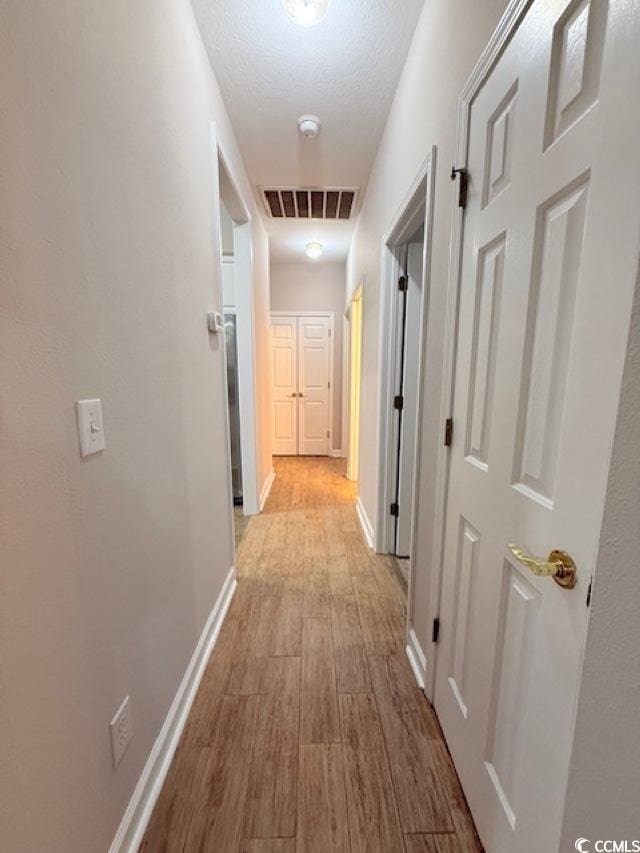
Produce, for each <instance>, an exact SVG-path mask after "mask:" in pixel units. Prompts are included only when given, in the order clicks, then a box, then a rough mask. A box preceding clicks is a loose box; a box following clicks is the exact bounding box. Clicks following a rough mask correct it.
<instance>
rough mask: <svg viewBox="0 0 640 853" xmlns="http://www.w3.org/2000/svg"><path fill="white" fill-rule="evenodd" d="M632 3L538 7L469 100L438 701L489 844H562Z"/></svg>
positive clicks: (615, 345)
mask: <svg viewBox="0 0 640 853" xmlns="http://www.w3.org/2000/svg"><path fill="white" fill-rule="evenodd" d="M630 8H631V7H625V6H624V4H613V3H608V2H607V0H571V2H567V0H537V2H534V3H533V4H532V5H531V7H530V8H529V11H528V12H527V15H526V16H525V18H524V19H523V21H522V22H521V24H520V26H519V28H518V29H517V31H516V33H515V35H514V36H513V38H512V40H511V42H510V43H509V45H508V46H507V47H506V49H505V51H504V53H503V54H502V56H501V58H500V59H499V61H498V62H497V64H496V65H495V67H494V69H493V70H492V72H491V73H490V75H489V77H488V78H487V80H486V82H485V83H484V84H483V86H482V88H481V89H480V91H479V92H478V94H477V95H476V96H475V98H474V100H473V104H472V107H471V114H470V126H469V146H468V163H467V165H468V173H469V179H470V183H469V195H468V204H467V208H466V210H465V215H464V216H465V220H464V236H463V247H462V271H461V283H460V303H459V319H458V338H457V340H458V345H457V353H456V374H455V391H454V409H453V417H454V443H453V446H452V448H451V456H450V479H449V490H448V505H447V516H446V538H445V555H444V574H443V593H442V605H441V614H440V616H441V633H440V637H441V642H440V646H439V651H438V663H437V677H436V692H435V703H436V709H437V711H438V714H439V717H440V720H441V722H442V725H443V728H444V731H445V735H446V737H447V741H448V743H449V746H450V749H451V752H452V755H453V757H454V760H455V763H456V767H457V768H458V771H459V773H460V776H461V779H462V782H463V786H464V788H465V793H466V795H467V798H468V800H469V804H470V806H471V809H472V812H473V814H474V817H475V820H476V823H477V825H478V829H479V832H480V835H481V838H482V840H483V842H484V845H485V847H486V849H487V850H488V851H491V853H507V851H509V853H513V852H514V851H518V853H525V851H526V853H538V851H549V853H551V851H557V850H558V845H559V839H560V830H561V823H562V814H563V806H564V797H565V789H566V783H567V778H568V768H569V761H570V757H571V746H572V738H573V726H574V719H575V707H576V702H577V697H578V687H579V683H580V667H581V659H582V653H583V648H584V639H585V630H586V623H587V613H588V610H587V606H586V600H587V589H588V586H589V581H590V577H591V574H592V571H593V568H594V563H595V557H596V553H597V547H598V531H599V529H600V522H601V516H602V507H603V503H604V494H605V488H606V478H607V465H608V458H609V448H610V444H611V441H612V437H613V430H614V425H615V417H616V407H617V389H619V387H620V381H621V376H622V368H623V362H624V341H625V339H626V334H627V330H628V328H629V322H630V316H631V299H632V294H633V286H634V278H635V264H636V263H637V257H636V252H637V233H638V228H639V226H640V221H639V220H640V211H639V204H638V200H637V196H638V194H637V188H636V191H633V190H632V188H631V187H630V186H629V182H628V180H627V178H626V175H625V172H624V169H621V168H620V163H621V162H623V161H624V160H625V156H624V152H625V150H626V149H625V145H626V148H629V142H626V143H625V139H627V140H628V139H629V128H634V129H635V130H637V128H638V123H639V122H640V106H639V105H640V100H639V99H638V98H637V97H634V98H626V99H625V109H624V110H623V111H621V110H620V109H619V106H617V103H618V100H619V95H620V91H621V89H620V86H621V84H622V81H624V80H625V79H627V78H628V77H630V76H632V71H633V69H635V73H637V69H638V61H637V59H636V55H637V46H636V45H635V44H634V39H635V40H636V42H637V30H638V25H637V10H636V13H635V18H634V17H633V15H631V16H630V15H629V9H630ZM625 128H626V130H625ZM628 155H629V156H631V151H629V152H628ZM509 543H516V544H518V545H520V546H521V547H522V548H523V549H524V550H525V551H527V552H529V553H530V554H532V555H534V556H536V557H541V558H543V559H546V558H547V556H548V555H549V552H550V551H552V549H563V550H565V551H567V552H569V553H570V554H571V555H572V556H573V558H574V559H575V561H576V564H577V567H578V583H577V585H576V587H575V588H574V589H571V590H567V589H563V588H562V587H560V586H559V585H558V584H556V583H555V582H554V580H553V578H550V577H537V576H535V575H534V574H533V573H531V571H530V570H529V569H528V568H527V567H526V566H525V565H523V564H521V563H520V562H518V560H517V559H516V558H515V557H514V556H513V555H512V554H511V552H510V551H509V549H508V547H507V545H508V544H509Z"/></svg>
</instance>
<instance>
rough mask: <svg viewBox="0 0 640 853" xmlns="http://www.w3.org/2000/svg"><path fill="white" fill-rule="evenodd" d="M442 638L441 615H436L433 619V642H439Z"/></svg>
mask: <svg viewBox="0 0 640 853" xmlns="http://www.w3.org/2000/svg"><path fill="white" fill-rule="evenodd" d="M439 639H440V617H439V616H436V618H435V619H434V620H433V627H432V629H431V642H432V643H437V642H438V640H439Z"/></svg>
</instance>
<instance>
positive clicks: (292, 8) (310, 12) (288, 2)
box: [282, 0, 329, 27]
mask: <svg viewBox="0 0 640 853" xmlns="http://www.w3.org/2000/svg"><path fill="white" fill-rule="evenodd" d="M282 3H283V5H284V8H285V9H286V10H287V14H288V15H289V17H290V18H291V19H292V20H293V21H295V22H296V24H300V26H301V27H312V26H313V25H314V24H319V23H320V21H321V20H322V19H323V18H324V16H325V15H326V14H327V8H328V6H329V0H282Z"/></svg>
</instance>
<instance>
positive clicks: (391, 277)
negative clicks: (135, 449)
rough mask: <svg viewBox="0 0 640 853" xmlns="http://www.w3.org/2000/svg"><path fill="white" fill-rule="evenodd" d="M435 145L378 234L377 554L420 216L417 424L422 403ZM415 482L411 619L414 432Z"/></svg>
mask: <svg viewBox="0 0 640 853" xmlns="http://www.w3.org/2000/svg"><path fill="white" fill-rule="evenodd" d="M435 168H436V146H435V145H434V146H432V147H431V149H430V150H429V152H428V154H427V156H426V157H425V159H424V161H423V163H422V165H421V166H420V169H419V170H418V173H417V174H416V176H415V178H414V179H413V181H412V183H411V186H410V187H409V190H408V191H407V193H406V195H405V197H404V199H403V201H402V202H401V204H400V206H399V208H398V210H397V212H396V214H395V215H394V217H393V219H392V221H391V224H390V226H389V228H388V229H387V231H386V232H385V235H384V236H383V238H382V257H381V269H382V273H383V274H382V282H383V293H382V298H383V304H382V311H381V315H380V341H381V344H382V345H381V347H380V360H379V364H378V373H379V376H380V379H381V383H380V408H379V428H380V439H379V444H378V453H379V458H378V472H379V473H378V496H379V497H378V514H377V522H378V523H377V529H376V539H375V549H376V551H377V552H378V553H382V554H388V553H389V548H390V543H391V541H392V519H393V516H391V515H390V513H389V507H390V505H391V503H392V502H393V500H394V495H395V475H396V468H397V442H398V427H397V418H396V417H395V415H394V411H395V410H394V408H393V397H394V394H395V385H394V383H395V379H396V375H397V353H398V334H397V325H398V299H397V292H398V290H397V288H398V276H399V274H400V261H399V259H398V257H397V255H396V251H397V249H398V247H399V246H400V245H402V243H403V241H404V240H407V239H409V238H410V237H411V236H412V234H413V233H414V231H415V228H416V226H417V225H418V224H419V221H420V219H422V218H424V252H423V258H422V297H421V309H420V313H421V320H420V339H419V345H418V350H419V365H418V399H417V412H418V422H419V423H420V422H421V413H422V406H423V388H422V385H423V383H422V378H423V376H424V352H425V341H426V329H427V311H428V304H429V290H430V279H431V270H430V267H431V246H432V231H433V200H434V190H435ZM413 453H414V461H415V472H416V474H415V480H414V490H413V506H412V518H411V548H410V552H409V566H410V568H409V583H408V602H407V620H408V624H410V622H411V619H412V600H413V595H412V594H413V580H412V575H413V570H412V568H411V566H412V565H413V566H414V567H415V554H416V523H417V514H418V484H419V477H420V435H419V430H417V431H416V442H415V447H414V451H413Z"/></svg>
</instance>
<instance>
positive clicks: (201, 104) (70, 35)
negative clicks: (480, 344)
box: [0, 0, 271, 853]
mask: <svg viewBox="0 0 640 853" xmlns="http://www.w3.org/2000/svg"><path fill="white" fill-rule="evenodd" d="M0 103H2V113H3V118H4V121H3V123H2V129H1V130H0V163H1V172H2V181H0V217H1V221H0V235H1V236H0V280H1V281H2V293H1V297H0V299H1V310H0V364H1V365H2V366H1V368H0V390H1V395H2V427H1V429H2V436H1V450H0V469H1V470H2V478H1V482H0V488H1V490H2V491H1V495H0V502H1V508H2V512H1V513H0V546H1V551H2V553H1V559H0V563H1V565H2V577H1V580H0V754H1V756H2V757H1V759H0V825H1V826H2V831H1V832H2V836H1V842H0V846H1V847H2V849H6V850H11V851H12V853H22V852H23V851H29V853H32V851H38V853H49V851H51V853H59V851H65V853H86V851H89V850H91V851H93V850H107V849H108V847H109V845H110V843H111V840H112V839H113V836H114V834H115V832H116V829H117V827H118V824H119V823H120V820H121V818H122V815H123V813H124V810H125V808H126V805H127V802H128V800H129V798H130V796H131V794H132V792H133V790H134V787H135V785H136V782H137V780H138V778H139V776H140V773H141V771H142V768H143V766H144V764H145V761H146V760H147V757H148V755H149V752H150V750H151V748H152V746H153V744H154V741H155V739H156V737H157V735H158V733H159V731H160V727H161V725H162V723H163V721H164V719H165V716H166V714H167V711H168V709H169V706H170V704H171V701H172V699H173V697H174V695H175V693H176V690H177V687H178V685H179V683H180V680H181V678H182V676H183V674H184V672H185V668H186V666H187V663H188V661H189V660H190V658H191V655H192V653H193V651H194V648H195V646H196V642H197V640H198V637H199V636H200V634H201V631H202V629H203V626H204V624H205V621H206V619H207V616H208V615H209V613H210V611H211V608H212V606H213V604H214V602H215V601H216V599H217V597H218V594H219V592H220V589H221V586H222V584H223V581H224V579H225V577H226V576H227V573H228V572H229V570H230V567H231V565H232V562H233V545H232V542H231V541H230V526H229V518H230V512H231V500H230V494H229V491H228V458H227V454H228V448H227V434H226V424H225V416H224V408H223V405H222V401H223V399H224V395H225V391H224V374H223V362H222V353H221V349H220V339H219V338H218V337H215V336H211V335H210V334H209V333H208V331H207V327H206V320H205V318H206V313H207V311H208V310H212V309H213V308H218V307H219V306H220V303H221V294H220V281H219V268H218V260H217V258H216V257H215V256H214V243H213V239H212V235H213V209H214V207H213V201H214V200H213V179H212V152H211V144H210V122H211V120H214V121H215V123H216V126H217V134H218V137H219V139H220V143H221V146H222V148H223V150H224V155H225V160H226V162H227V163H228V165H229V168H230V170H231V171H232V172H233V177H234V180H235V182H236V184H237V186H239V187H240V188H241V191H242V193H243V194H244V198H245V202H246V204H247V206H248V207H249V209H250V211H251V213H252V216H253V242H254V264H255V267H254V275H255V279H254V290H255V316H254V325H255V337H256V346H257V351H256V363H257V365H258V366H259V369H261V370H265V369H266V366H267V365H268V362H269V359H268V342H269V270H268V240H267V237H266V233H265V231H264V228H263V226H262V223H261V221H260V217H259V215H258V211H257V210H256V208H255V205H254V202H253V196H252V193H251V187H250V185H249V181H248V179H247V177H246V175H245V172H244V167H243V163H242V160H241V157H240V154H239V151H238V147H237V144H236V140H235V138H234V135H233V132H232V129H231V126H230V124H229V121H228V118H227V115H226V112H225V109H224V106H223V103H222V99H221V96H220V93H219V90H218V88H217V85H216V83H215V80H214V78H213V76H212V73H211V70H210V66H209V63H208V60H207V57H206V54H205V51H204V49H203V46H202V43H201V40H200V35H199V33H198V31H197V28H196V25H195V21H194V18H193V15H192V12H191V8H190V6H189V4H188V2H187V0H136V2H135V3H131V2H129V0H111V2H109V3H106V4H105V3H104V2H102V0H56V2H55V3H38V2H24V0H6V2H3V3H2V6H1V8H0ZM258 387H259V388H261V391H260V399H259V400H257V410H258V417H259V423H261V426H260V448H259V450H260V465H261V477H262V481H264V478H265V477H266V475H267V473H268V471H269V469H270V466H271V459H270V449H271V448H270V437H269V434H268V427H269V424H270V407H269V405H268V402H267V401H268V394H269V390H270V385H269V383H268V382H261V380H260V377H258ZM265 387H266V392H265V390H264V388H265ZM93 396H95V397H100V398H101V399H102V401H103V407H104V418H105V435H106V442H107V450H106V452H104V453H103V454H101V455H99V456H93V457H89V458H87V459H85V460H81V458H80V455H79V451H78V436H77V429H76V419H75V401H76V400H78V399H83V398H87V397H93ZM260 419H262V420H260ZM127 694H128V695H129V696H130V701H131V712H132V720H133V731H134V737H133V741H132V742H131V744H130V747H129V750H128V751H127V753H126V754H125V756H124V758H123V760H122V763H121V764H120V766H119V767H118V769H117V770H113V768H112V766H111V751H110V741H109V730H108V725H109V721H110V719H111V718H112V716H113V714H114V713H115V711H116V710H117V708H118V706H119V705H120V703H121V701H122V700H123V698H124V697H125V696H126V695H127Z"/></svg>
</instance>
